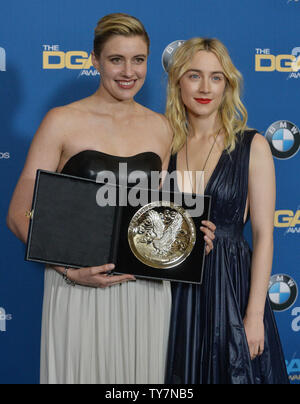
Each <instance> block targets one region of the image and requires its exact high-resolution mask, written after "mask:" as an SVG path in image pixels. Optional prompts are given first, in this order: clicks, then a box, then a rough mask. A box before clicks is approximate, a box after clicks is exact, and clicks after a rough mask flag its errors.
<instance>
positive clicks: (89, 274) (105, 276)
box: [59, 264, 136, 288]
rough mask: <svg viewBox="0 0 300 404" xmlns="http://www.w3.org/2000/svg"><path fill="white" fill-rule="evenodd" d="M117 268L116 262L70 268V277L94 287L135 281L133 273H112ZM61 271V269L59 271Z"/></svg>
mask: <svg viewBox="0 0 300 404" xmlns="http://www.w3.org/2000/svg"><path fill="white" fill-rule="evenodd" d="M114 268H115V265H114V264H106V265H102V266H99V267H90V268H80V269H72V268H70V269H69V270H68V274H67V276H68V278H69V279H70V280H71V281H73V282H75V283H76V284H78V285H82V286H89V287H93V288H106V287H108V286H113V285H117V284H119V283H122V282H128V281H135V280H136V278H135V277H134V276H133V275H110V274H109V272H110V271H112V270H113V269H114ZM59 272H61V271H59Z"/></svg>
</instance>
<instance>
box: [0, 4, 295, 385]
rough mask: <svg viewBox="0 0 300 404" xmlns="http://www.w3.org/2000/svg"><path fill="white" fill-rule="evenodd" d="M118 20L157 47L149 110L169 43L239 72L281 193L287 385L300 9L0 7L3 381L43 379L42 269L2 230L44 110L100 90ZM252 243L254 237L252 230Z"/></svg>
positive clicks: (277, 290)
mask: <svg viewBox="0 0 300 404" xmlns="http://www.w3.org/2000/svg"><path fill="white" fill-rule="evenodd" d="M120 11H121V12H126V13H130V14H132V15H135V16H136V17H138V18H140V19H141V20H142V21H143V22H144V24H145V26H146V29H147V30H148V32H149V35H150V38H151V57H150V60H149V73H148V78H147V82H146V84H145V86H144V88H143V90H142V91H141V93H140V94H139V95H138V98H137V101H139V102H141V103H142V104H144V105H146V106H148V107H150V108H152V109H154V110H156V111H158V112H163V111H164V103H165V88H166V74H165V73H164V71H163V68H162V65H161V57H162V52H163V50H164V49H165V47H166V46H167V45H168V44H170V43H171V42H173V41H174V40H178V39H187V38H190V37H193V36H208V37H217V38H219V39H220V40H222V41H223V42H224V43H225V44H226V45H227V47H228V49H229V51H230V54H231V55H232V58H233V61H234V63H235V64H236V66H237V67H238V68H239V70H240V71H241V72H242V73H243V75H244V79H245V89H244V90H245V91H244V94H245V95H244V103H245V105H246V107H247V108H248V112H249V126H251V127H254V128H256V129H258V130H259V131H260V132H261V133H263V134H264V135H266V136H267V137H268V139H269V141H270V144H271V145H272V147H273V154H274V160H275V165H276V174H277V193H278V194H277V205H276V217H275V257H274V266H273V275H274V276H273V277H272V279H271V282H270V297H271V300H272V302H273V304H274V308H275V309H276V310H277V311H276V319H277V323H278V327H279V332H280V335H281V339H282V342H283V347H284V352H285V357H286V361H287V366H288V372H289V375H290V378H291V380H292V381H293V382H294V383H299V382H300V342H299V332H300V301H299V298H298V286H297V285H299V284H300V273H299V262H300V260H299V258H300V255H299V237H300V235H299V232H300V196H299V174H298V173H299V157H300V153H298V154H297V151H298V149H299V144H300V140H299V136H300V135H299V131H298V127H299V125H300V116H299V105H300V104H299V101H300V91H299V90H300V57H298V56H299V55H300V24H299V21H300V1H299V0H251V1H250V0H244V1H240V0H227V1H224V0H186V1H182V0H172V1H171V0H165V1H161V0H152V1H150V2H147V1H140V0H127V1H126V2H124V1H122V0H101V1H99V0H87V1H85V2H82V1H81V0H52V1H51V2H50V1H46V0H27V1H26V2H20V1H17V0H11V1H9V2H2V3H1V6H0V102H1V108H0V118H1V121H0V122H1V125H0V184H1V191H0V194H1V202H0V226H1V231H0V246H1V247H0V248H1V254H0V268H1V272H0V383H38V382H39V351H40V327H41V308H42V296H43V267H42V266H40V265H37V264H32V263H27V262H25V261H24V253H25V248H24V246H23V245H22V244H21V243H20V242H19V241H18V240H17V239H16V238H15V237H14V236H13V235H12V234H11V233H10V232H9V231H8V229H7V228H6V224H5V217H6V212H7V209H8V205H9V201H10V198H11V196H12V192H13V189H14V187H15V185H16V182H17V179H18V176H19V175H20V172H21V170H22V168H23V165H24V161H25V158H26V154H27V151H28V148H29V145H30V142H31V140H32V137H33V135H34V133H35V131H36V130H37V128H38V125H39V123H40V121H41V120H42V118H43V116H44V115H45V113H46V112H47V111H48V110H49V109H50V108H52V107H55V106H58V105H63V104H66V103H69V102H72V101H74V100H75V99H79V98H82V97H85V96H88V95H89V94H91V93H93V92H94V91H95V90H96V89H97V86H98V82H99V76H97V75H95V71H94V69H93V68H90V63H89V60H88V58H89V55H90V52H91V49H92V44H93V30H94V27H95V26H96V23H97V21H98V20H99V19H100V18H101V17H102V16H103V15H105V14H107V13H111V12H120ZM70 52H75V53H70ZM282 55H283V56H282ZM268 129H269V130H268ZM275 156H276V157H275ZM246 236H247V238H249V240H250V239H251V235H250V229H249V228H248V229H247V234H246Z"/></svg>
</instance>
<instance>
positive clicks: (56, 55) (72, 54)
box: [43, 45, 99, 76]
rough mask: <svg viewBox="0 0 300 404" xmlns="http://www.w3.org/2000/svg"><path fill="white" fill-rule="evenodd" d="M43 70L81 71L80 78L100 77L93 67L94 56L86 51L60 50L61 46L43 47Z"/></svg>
mask: <svg viewBox="0 0 300 404" xmlns="http://www.w3.org/2000/svg"><path fill="white" fill-rule="evenodd" d="M43 48H44V51H43V69H45V70H46V69H54V70H60V69H69V70H81V72H80V73H79V75H78V76H99V72H98V71H97V70H96V69H95V68H94V67H93V63H92V55H91V54H88V53H87V52H85V51H68V52H64V51H61V50H60V47H59V45H43Z"/></svg>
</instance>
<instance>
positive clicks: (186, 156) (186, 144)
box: [185, 128, 222, 194]
mask: <svg viewBox="0 0 300 404" xmlns="http://www.w3.org/2000/svg"><path fill="white" fill-rule="evenodd" d="M221 130H222V128H220V129H219V131H218V133H217V134H216V136H215V140H214V142H213V145H212V146H211V148H210V151H209V153H208V156H207V158H206V160H205V163H204V165H203V168H202V170H201V173H202V174H201V178H200V180H199V181H198V182H197V176H196V190H195V192H194V191H193V183H192V180H191V175H190V170H189V161H188V139H187V138H186V143H185V151H186V155H185V159H186V167H187V171H188V175H189V180H190V184H191V188H192V193H194V194H196V193H197V188H198V187H197V185H198V184H199V182H201V180H202V176H203V174H204V171H205V168H206V165H207V162H208V160H209V158H210V155H211V153H212V151H213V148H214V146H215V144H216V142H217V139H218V137H219V135H220V133H221Z"/></svg>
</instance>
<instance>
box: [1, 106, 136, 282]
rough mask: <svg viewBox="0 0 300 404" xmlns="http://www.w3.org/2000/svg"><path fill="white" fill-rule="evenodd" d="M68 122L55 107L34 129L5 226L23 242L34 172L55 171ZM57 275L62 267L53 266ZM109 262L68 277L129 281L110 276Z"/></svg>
mask: <svg viewBox="0 0 300 404" xmlns="http://www.w3.org/2000/svg"><path fill="white" fill-rule="evenodd" d="M68 122H70V117H69V112H68V111H66V110H65V108H63V107H62V108H55V109H53V110H51V111H49V112H48V113H47V115H46V116H45V118H44V120H43V121H42V123H41V125H40V127H39V129H38V131H37V132H36V134H35V136H34V139H33V141H32V144H31V146H30V149H29V152H28V156H27V159H26V162H25V166H24V169H23V171H22V173H21V176H20V179H19V181H18V183H17V186H16V188H15V191H14V193H13V197H12V200H11V202H10V206H9V210H8V214H7V219H6V222H7V226H8V228H9V229H10V230H11V231H12V232H13V233H14V234H15V235H16V236H17V237H18V239H20V240H21V241H22V242H23V243H25V244H26V242H27V237H28V229H29V222H30V219H29V218H28V217H27V216H26V212H28V211H30V210H31V206H32V198H33V192H34V184H35V178H36V172H37V170H38V169H43V170H47V171H52V172H55V171H56V170H57V168H58V166H59V162H60V158H61V154H62V152H63V149H64V144H65V139H66V136H67V132H68ZM53 269H55V270H56V271H57V272H59V273H60V274H63V273H64V270H65V269H64V268H63V267H53ZM112 269H113V266H112V264H107V265H103V266H101V267H93V268H82V269H76V270H71V269H70V270H69V271H68V277H69V278H70V279H71V280H73V281H75V282H76V283H79V284H81V285H86V286H92V287H100V288H103V287H106V286H111V285H114V284H117V283H121V282H124V281H128V280H135V278H134V277H133V276H132V275H120V276H109V275H108V274H107V272H109V271H111V270H112Z"/></svg>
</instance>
